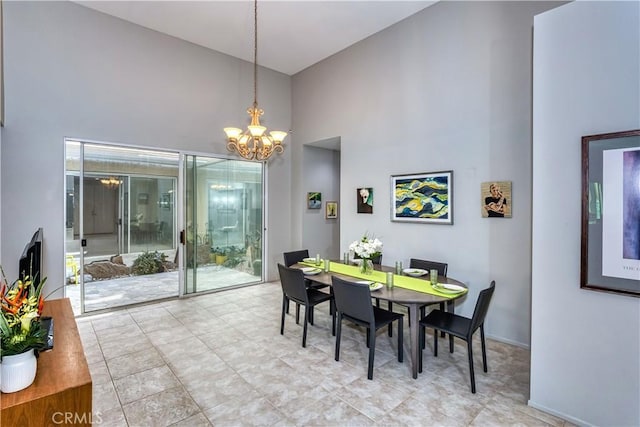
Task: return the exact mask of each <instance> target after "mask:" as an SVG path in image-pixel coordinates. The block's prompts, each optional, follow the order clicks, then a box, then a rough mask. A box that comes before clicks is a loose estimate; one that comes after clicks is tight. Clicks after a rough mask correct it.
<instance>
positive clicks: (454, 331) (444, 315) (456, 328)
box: [338, 280, 496, 393]
mask: <svg viewBox="0 0 640 427" xmlns="http://www.w3.org/2000/svg"><path fill="white" fill-rule="evenodd" d="M495 287H496V282H495V280H493V281H491V285H489V287H488V288H486V289H483V290H482V291H480V295H479V296H478V300H477V301H476V307H475V309H474V310H473V316H472V317H471V318H470V319H469V318H468V317H463V316H460V315H457V314H453V313H449V312H446V311H443V310H433V311H432V312H431V313H429V314H428V315H427V316H426V317H425V318H423V319H422V320H420V329H421V331H420V336H421V337H423V336H424V331H425V328H432V329H433V331H434V333H433V337H434V341H433V355H434V357H438V331H442V332H446V333H447V334H449V336H450V337H452V336H453V337H458V338H460V339H462V340H464V341H466V342H467V351H468V353H469V374H470V376H471V393H475V392H476V379H475V374H474V371H473V349H472V341H473V333H474V332H475V331H476V330H477V329H478V328H479V329H480V342H481V343H482V366H483V368H484V371H485V372H487V350H486V346H485V342H484V319H485V317H486V315H487V311H488V310H489V303H490V302H491V297H492V296H493V291H494V290H495ZM339 328H340V326H339V325H338V330H340V329H339ZM449 351H450V352H451V353H453V339H451V340H450V341H449ZM418 372H422V349H420V357H419V364H418Z"/></svg>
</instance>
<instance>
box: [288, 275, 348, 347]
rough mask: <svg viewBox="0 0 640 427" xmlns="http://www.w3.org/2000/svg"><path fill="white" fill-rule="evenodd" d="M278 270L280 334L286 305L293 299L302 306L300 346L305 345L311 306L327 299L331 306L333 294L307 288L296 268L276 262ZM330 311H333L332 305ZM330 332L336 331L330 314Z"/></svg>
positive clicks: (297, 313)
mask: <svg viewBox="0 0 640 427" xmlns="http://www.w3.org/2000/svg"><path fill="white" fill-rule="evenodd" d="M278 272H279V274H280V284H281V285H282V319H281V321H280V335H284V317H285V314H286V313H285V311H286V307H287V305H288V302H289V301H294V302H296V303H297V304H298V307H300V306H301V305H302V306H304V326H303V329H302V347H306V346H307V323H310V316H311V308H312V307H314V306H316V305H318V304H320V303H323V302H325V301H329V305H330V306H333V295H332V294H328V293H325V292H322V291H319V290H317V289H314V288H308V287H307V286H306V285H305V283H304V273H303V272H302V270H300V269H298V268H289V267H286V266H284V265H282V264H278ZM330 312H331V313H335V310H334V309H333V307H332V308H331V309H330ZM298 315H299V311H297V312H296V324H297V323H298V322H299V318H298ZM331 317H332V327H331V333H332V334H333V335H335V332H336V317H335V314H332V316H331Z"/></svg>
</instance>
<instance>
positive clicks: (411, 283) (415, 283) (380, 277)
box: [301, 260, 467, 298]
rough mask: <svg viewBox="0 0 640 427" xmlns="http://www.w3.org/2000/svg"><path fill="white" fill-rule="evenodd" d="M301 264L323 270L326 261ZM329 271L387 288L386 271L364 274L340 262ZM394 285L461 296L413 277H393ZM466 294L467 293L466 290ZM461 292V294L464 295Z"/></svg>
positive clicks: (356, 267) (355, 267) (441, 294)
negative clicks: (439, 289)
mask: <svg viewBox="0 0 640 427" xmlns="http://www.w3.org/2000/svg"><path fill="white" fill-rule="evenodd" d="M301 264H304V265H309V266H311V267H317V268H320V269H323V267H324V261H323V260H321V261H320V265H316V264H315V263H313V262H301ZM329 271H331V272H333V273H339V274H344V275H347V276H352V277H357V278H359V279H364V280H369V281H372V282H380V283H382V284H384V285H385V286H386V283H387V273H385V272H384V271H378V270H373V272H372V273H371V274H364V273H361V272H360V267H359V266H357V265H356V266H354V265H345V264H342V263H340V262H330V263H329ZM393 285H394V286H397V287H399V288H404V289H411V290H412V291H417V292H423V293H425V294H431V295H436V296H439V297H443V298H453V297H457V296H459V295H460V294H448V293H444V292H439V291H437V290H435V289H433V287H432V286H431V282H430V281H428V280H423V279H418V278H415V277H411V276H400V275H398V274H394V275H393ZM464 292H467V291H466V290H465V291H464ZM464 292H461V293H464Z"/></svg>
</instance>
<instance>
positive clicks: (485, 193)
mask: <svg viewBox="0 0 640 427" xmlns="http://www.w3.org/2000/svg"><path fill="white" fill-rule="evenodd" d="M480 199H481V200H480V204H481V207H482V208H481V212H482V217H483V218H511V209H512V206H513V204H512V203H513V199H512V195H511V181H489V182H483V183H482V184H480Z"/></svg>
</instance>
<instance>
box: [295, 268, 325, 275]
mask: <svg viewBox="0 0 640 427" xmlns="http://www.w3.org/2000/svg"><path fill="white" fill-rule="evenodd" d="M300 270H302V272H303V273H304V274H307V275H309V276H313V275H314V274H319V273H321V272H322V270H321V269H319V268H315V267H302V268H301V269H300Z"/></svg>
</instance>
